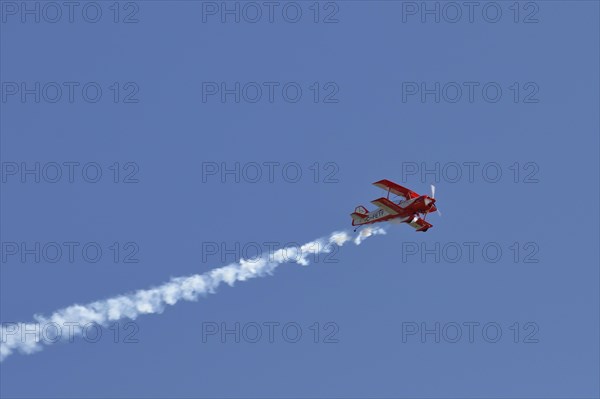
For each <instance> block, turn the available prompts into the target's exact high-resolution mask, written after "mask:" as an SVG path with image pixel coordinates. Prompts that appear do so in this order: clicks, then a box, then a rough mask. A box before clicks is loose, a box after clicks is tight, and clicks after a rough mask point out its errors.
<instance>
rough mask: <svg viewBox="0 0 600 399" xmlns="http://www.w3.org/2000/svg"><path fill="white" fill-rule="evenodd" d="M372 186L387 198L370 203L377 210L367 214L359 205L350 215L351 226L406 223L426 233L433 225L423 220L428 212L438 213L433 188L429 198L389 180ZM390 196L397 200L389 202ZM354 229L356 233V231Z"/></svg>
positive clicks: (365, 209)
mask: <svg viewBox="0 0 600 399" xmlns="http://www.w3.org/2000/svg"><path fill="white" fill-rule="evenodd" d="M373 185H374V186H376V187H379V188H381V189H384V190H386V191H387V197H381V198H378V199H376V200H373V201H371V203H372V204H373V205H375V206H377V209H376V210H374V211H371V212H369V211H368V210H367V208H365V207H364V206H362V205H360V206H357V207H356V209H354V212H352V213H351V214H350V216H352V226H358V227H360V226H362V225H365V224H373V223H379V222H396V223H408V224H409V225H411V226H412V227H414V228H415V229H416V230H417V231H427V230H428V229H429V228H430V227H433V225H432V224H431V223H429V222H427V221H425V218H426V217H427V214H428V213H430V212H435V211H437V212H438V213H439V211H438V209H437V207H436V206H435V186H433V185H432V186H431V196H429V195H419V194H417V193H415V192H414V191H412V190H409V189H408V188H406V187H402V186H401V185H399V184H396V183H394V182H392V181H390V180H385V179H384V180H380V181H378V182H375V183H373ZM390 194H394V195H395V196H397V199H394V200H390ZM358 227H357V228H356V229H354V231H356V230H357V229H358Z"/></svg>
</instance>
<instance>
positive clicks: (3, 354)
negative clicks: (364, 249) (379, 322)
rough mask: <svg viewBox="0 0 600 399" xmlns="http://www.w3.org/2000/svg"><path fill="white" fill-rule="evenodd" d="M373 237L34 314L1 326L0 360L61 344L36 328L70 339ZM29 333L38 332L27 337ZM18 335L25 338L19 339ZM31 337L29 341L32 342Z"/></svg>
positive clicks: (286, 251) (281, 253) (320, 243)
mask: <svg viewBox="0 0 600 399" xmlns="http://www.w3.org/2000/svg"><path fill="white" fill-rule="evenodd" d="M378 234H385V230H383V229H382V228H378V227H376V228H372V227H367V228H365V229H363V230H361V231H360V233H359V234H358V235H357V236H356V237H354V238H352V237H351V236H350V235H349V234H348V233H347V232H345V231H342V232H334V233H332V234H331V235H330V236H329V238H321V239H318V240H315V241H311V242H309V243H306V244H304V245H302V246H300V247H291V248H282V249H279V250H277V251H275V252H274V253H273V254H269V255H263V256H261V257H260V258H257V259H253V260H245V259H241V260H240V261H239V262H237V263H233V264H230V265H228V266H224V267H220V268H218V269H213V270H211V271H209V272H207V273H204V274H195V275H192V276H187V277H176V278H172V279H171V281H169V282H168V283H165V284H163V285H161V286H158V287H156V288H150V289H147V290H139V291H137V292H134V293H132V294H126V295H120V296H117V297H113V298H109V299H105V300H102V301H97V302H92V303H89V304H87V305H72V306H69V307H67V308H64V309H61V310H58V311H56V312H54V313H53V314H52V315H50V316H49V317H44V316H40V315H34V317H33V318H34V319H35V322H30V323H2V327H1V331H0V332H1V342H0V362H1V361H4V360H5V359H6V358H7V357H8V356H9V355H11V354H12V353H13V352H15V351H18V352H21V353H25V354H30V353H34V352H37V351H40V350H42V348H43V345H42V344H50V343H56V341H59V340H63V341H66V339H67V336H65V335H63V336H62V337H61V338H60V339H56V340H55V339H51V340H50V339H45V340H44V339H40V337H39V326H40V325H42V326H44V325H54V326H65V325H70V326H71V328H72V330H71V334H70V338H72V336H73V335H81V334H82V332H83V328H82V327H84V326H86V325H88V324H90V323H96V324H98V325H100V326H102V327H106V326H108V325H109V324H110V323H111V322H115V321H117V320H121V319H132V320H135V319H136V318H137V317H138V316H139V315H142V314H150V313H161V312H162V311H163V310H164V308H165V306H166V305H175V304H176V303H177V302H179V301H180V300H186V301H196V300H197V299H198V297H199V296H200V295H206V294H212V293H215V291H216V289H217V287H218V286H219V285H221V283H227V284H228V285H230V286H233V285H234V283H235V282H236V281H246V280H248V279H251V278H254V277H262V276H265V275H271V274H272V273H273V271H274V270H275V268H276V267H277V266H279V265H281V264H283V263H287V262H296V263H298V264H300V265H304V266H306V265H308V263H309V261H308V259H307V257H308V256H309V255H311V254H319V253H327V252H330V251H331V246H332V244H336V245H338V246H342V245H344V244H345V243H346V242H348V241H353V242H354V244H356V245H360V244H361V243H362V242H363V241H364V240H365V239H366V238H368V237H370V236H372V235H378ZM290 254H291V255H290ZM34 331H37V332H38V334H32V332H34ZM24 332H29V334H25V335H23V333H24ZM32 335H34V336H35V337H34V338H32V337H31V336H32Z"/></svg>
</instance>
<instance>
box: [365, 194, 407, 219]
mask: <svg viewBox="0 0 600 399" xmlns="http://www.w3.org/2000/svg"><path fill="white" fill-rule="evenodd" d="M371 203H372V204H373V205H376V206H378V207H379V208H381V209H383V210H384V211H386V212H387V213H389V214H390V215H397V214H399V213H402V212H403V211H404V210H403V209H402V208H400V207H399V206H398V205H396V204H394V203H393V202H392V201H390V200H389V199H387V198H383V197H382V198H378V199H376V200H373V201H371Z"/></svg>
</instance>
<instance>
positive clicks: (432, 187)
mask: <svg viewBox="0 0 600 399" xmlns="http://www.w3.org/2000/svg"><path fill="white" fill-rule="evenodd" d="M431 198H433V199H435V186H434V185H433V184H432V185H431ZM435 209H436V210H437V214H438V215H440V216H442V212H441V211H440V210H439V209H438V207H437V205H436V206H435Z"/></svg>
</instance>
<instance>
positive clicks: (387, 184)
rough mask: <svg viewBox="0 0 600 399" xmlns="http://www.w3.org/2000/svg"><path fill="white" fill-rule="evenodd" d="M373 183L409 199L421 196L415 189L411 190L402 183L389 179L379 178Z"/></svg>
mask: <svg viewBox="0 0 600 399" xmlns="http://www.w3.org/2000/svg"><path fill="white" fill-rule="evenodd" d="M373 185H374V186H377V187H379V188H382V189H384V190H385V191H389V192H391V193H393V194H396V195H399V196H401V197H404V198H405V199H407V200H409V199H411V198H417V197H418V196H419V194H417V193H415V192H414V191H412V190H409V189H408V188H406V187H402V186H401V185H399V184H396V183H394V182H393V181H389V180H387V179H383V180H379V181H378V182H375V183H373Z"/></svg>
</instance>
